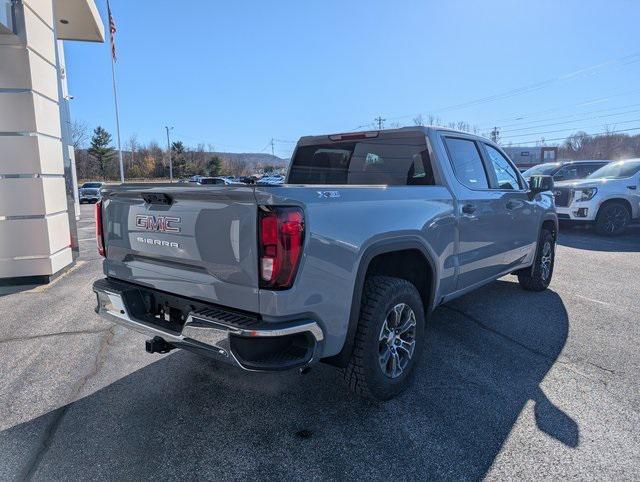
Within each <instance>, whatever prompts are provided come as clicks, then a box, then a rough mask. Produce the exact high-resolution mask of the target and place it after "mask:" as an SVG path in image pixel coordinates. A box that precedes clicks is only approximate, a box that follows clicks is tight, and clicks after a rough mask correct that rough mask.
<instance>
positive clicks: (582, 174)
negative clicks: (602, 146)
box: [522, 160, 611, 182]
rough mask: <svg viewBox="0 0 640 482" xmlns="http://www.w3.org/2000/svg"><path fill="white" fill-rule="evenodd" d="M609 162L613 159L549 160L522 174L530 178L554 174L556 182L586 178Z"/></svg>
mask: <svg viewBox="0 0 640 482" xmlns="http://www.w3.org/2000/svg"><path fill="white" fill-rule="evenodd" d="M609 162H611V161H606V160H591V161H560V162H547V163H544V164H538V165H537V166H533V167H531V168H529V169H527V170H526V171H524V173H523V174H522V175H523V176H524V178H525V179H529V178H530V177H531V176H533V175H543V176H552V177H553V180H554V181H555V182H558V181H569V180H572V179H584V178H586V177H587V176H589V175H590V174H592V173H593V172H595V171H597V170H598V169H600V168H601V167H603V166H606V165H607V164H608V163H609Z"/></svg>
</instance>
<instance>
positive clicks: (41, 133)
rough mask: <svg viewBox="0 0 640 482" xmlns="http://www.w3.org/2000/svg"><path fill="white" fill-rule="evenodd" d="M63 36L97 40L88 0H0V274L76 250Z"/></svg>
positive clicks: (52, 266) (36, 277) (50, 264)
mask: <svg viewBox="0 0 640 482" xmlns="http://www.w3.org/2000/svg"><path fill="white" fill-rule="evenodd" d="M63 40H79V41H88V42H103V41H104V26H103V23H102V19H101V17H100V14H99V12H98V9H97V7H96V5H95V2H94V0H0V282H3V281H4V282H6V281H7V280H9V281H10V282H15V281H36V282H46V281H48V280H49V279H50V278H51V277H52V276H54V275H55V274H56V273H59V272H61V270H63V269H64V268H66V267H67V266H69V265H71V264H72V263H73V261H74V259H75V258H76V257H77V255H78V240H77V229H76V205H77V203H76V201H77V186H76V179H75V161H74V153H73V147H72V146H71V135H70V123H69V105H68V103H69V98H70V97H69V95H68V92H67V72H66V69H65V62H64V50H63V42H62V41H63Z"/></svg>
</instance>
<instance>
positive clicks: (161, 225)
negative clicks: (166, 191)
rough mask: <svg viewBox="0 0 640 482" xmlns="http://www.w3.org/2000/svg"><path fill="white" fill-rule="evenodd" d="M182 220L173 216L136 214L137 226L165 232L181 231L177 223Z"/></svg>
mask: <svg viewBox="0 0 640 482" xmlns="http://www.w3.org/2000/svg"><path fill="white" fill-rule="evenodd" d="M179 222H180V218H174V217H171V216H158V217H156V216H150V215H147V214H136V227H137V228H140V229H146V230H147V231H160V232H163V233H179V232H180V228H179V227H178V226H175V224H177V223H179Z"/></svg>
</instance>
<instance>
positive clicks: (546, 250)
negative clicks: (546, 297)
mask: <svg viewBox="0 0 640 482" xmlns="http://www.w3.org/2000/svg"><path fill="white" fill-rule="evenodd" d="M555 251H556V239H555V236H554V235H553V232H551V231H550V230H548V229H545V228H543V229H542V230H541V231H540V239H539V241H538V249H537V251H536V259H535V261H534V264H533V266H532V267H531V268H527V269H525V270H522V271H520V272H519V273H518V282H519V283H520V286H521V287H522V288H524V289H525V290H528V291H544V290H546V289H547V287H548V286H549V283H551V277H552V276H553V265H554V262H555Z"/></svg>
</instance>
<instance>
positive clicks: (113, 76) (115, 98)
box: [107, 0, 124, 184]
mask: <svg viewBox="0 0 640 482" xmlns="http://www.w3.org/2000/svg"><path fill="white" fill-rule="evenodd" d="M107 11H108V12H109V38H110V41H111V81H112V83H113V102H114V104H115V107H116V135H117V138H118V158H119V160H120V182H121V183H123V184H124V163H123V162H122V146H121V144H120V115H119V113H118V90H117V89H116V67H115V44H114V40H113V33H114V32H115V25H113V18H112V17H111V6H110V5H109V0H107Z"/></svg>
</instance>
